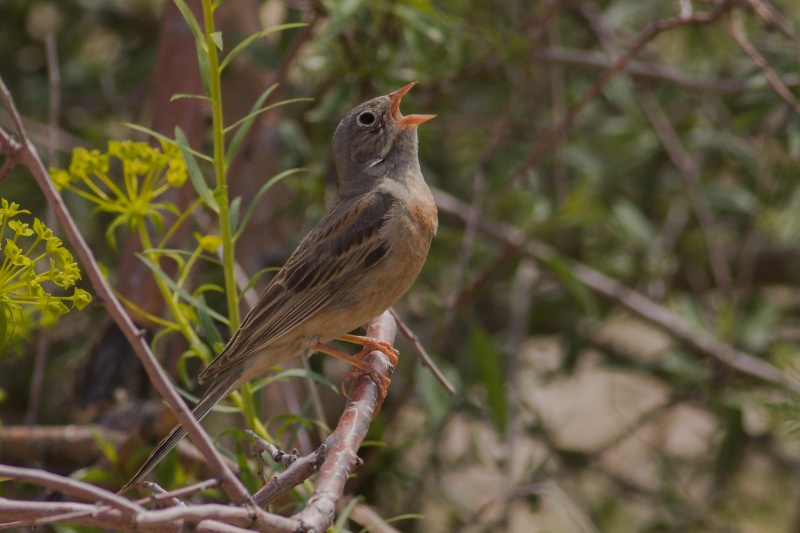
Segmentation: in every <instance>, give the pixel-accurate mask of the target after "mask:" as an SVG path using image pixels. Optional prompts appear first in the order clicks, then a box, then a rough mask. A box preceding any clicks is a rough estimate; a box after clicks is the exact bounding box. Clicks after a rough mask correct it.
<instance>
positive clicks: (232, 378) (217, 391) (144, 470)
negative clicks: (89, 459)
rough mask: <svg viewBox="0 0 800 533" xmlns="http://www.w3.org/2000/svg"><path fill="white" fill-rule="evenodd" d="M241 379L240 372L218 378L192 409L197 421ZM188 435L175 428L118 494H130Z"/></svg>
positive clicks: (180, 428) (229, 373)
mask: <svg viewBox="0 0 800 533" xmlns="http://www.w3.org/2000/svg"><path fill="white" fill-rule="evenodd" d="M238 379H239V373H238V372H228V373H226V374H223V375H221V376H219V377H218V378H217V380H216V381H215V382H214V383H213V384H212V385H211V388H209V389H208V390H207V391H206V392H205V394H203V397H202V398H200V401H199V402H197V405H196V406H195V407H194V409H192V414H194V416H195V418H197V420H202V419H203V417H204V416H206V415H207V414H208V412H209V411H210V410H211V408H212V407H214V406H215V405H216V404H217V402H219V401H220V400H221V399H222V398H224V397H225V396H227V395H228V394H230V392H232V389H233V388H234V385H235V384H236V382H237V381H238ZM185 435H186V429H184V427H183V426H181V425H180V424H179V425H177V426H175V428H174V429H173V430H172V431H170V433H169V435H167V436H166V438H164V440H162V441H161V442H159V443H158V446H156V447H155V449H154V450H153V451H152V452H151V453H150V456H149V457H148V458H147V461H145V462H144V464H143V465H142V466H141V468H139V471H138V472H136V474H135V475H134V476H133V478H131V480H130V481H128V483H126V484H125V486H124V487H122V490H120V491H119V493H118V494H124V493H126V492H128V490H130V489H131V487H133V486H134V485H136V484H137V483H139V482H140V481H142V479H143V478H144V477H145V476H146V475H147V474H149V473H150V471H151V470H152V469H153V468H154V467H155V466H156V465H157V464H158V462H159V461H161V459H163V458H164V456H165V455H167V453H168V452H169V451H170V450H171V449H172V448H174V447H175V445H176V444H178V441H180V440H181V439H182V438H183V437H184V436H185Z"/></svg>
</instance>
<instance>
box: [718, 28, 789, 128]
mask: <svg viewBox="0 0 800 533" xmlns="http://www.w3.org/2000/svg"><path fill="white" fill-rule="evenodd" d="M728 31H729V32H730V34H731V36H732V37H733V40H734V41H736V44H738V45H739V46H740V47H741V49H742V50H744V51H745V53H746V54H747V55H748V56H750V59H752V60H753V63H755V64H756V66H757V67H758V68H759V69H761V73H762V74H764V77H765V78H767V81H768V82H769V84H770V85H772V88H773V89H775V92H776V93H778V96H780V97H781V98H783V99H784V101H785V102H786V103H787V104H789V105H790V106H791V107H792V109H794V111H795V113H798V114H800V102H799V101H798V100H797V98H795V97H794V94H792V91H790V90H789V88H788V87H787V86H786V84H785V83H783V81H781V78H780V77H779V76H778V74H777V73H776V72H775V71H774V70H773V69H772V67H771V66H770V65H769V62H768V61H767V58H765V57H764V56H763V55H761V53H760V52H759V51H758V50H756V47H755V46H753V44H752V43H751V42H750V41H749V40H748V39H747V36H746V35H745V34H744V29H743V28H742V22H741V21H740V20H739V19H738V18H734V17H730V19H729V20H728Z"/></svg>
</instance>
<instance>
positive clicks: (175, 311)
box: [137, 222, 208, 354]
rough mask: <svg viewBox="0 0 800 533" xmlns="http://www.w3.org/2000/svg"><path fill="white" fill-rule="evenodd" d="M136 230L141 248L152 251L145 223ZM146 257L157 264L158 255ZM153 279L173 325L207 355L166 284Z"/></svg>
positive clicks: (138, 225)
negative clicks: (170, 315) (173, 320)
mask: <svg viewBox="0 0 800 533" xmlns="http://www.w3.org/2000/svg"><path fill="white" fill-rule="evenodd" d="M137 229H138V232H139V239H140V240H141V241H142V248H143V249H144V250H150V249H152V248H153V243H152V242H151V241H150V234H149V233H148V232H147V227H146V225H145V223H144V222H142V223H140V224H137ZM148 255H149V259H150V260H151V261H153V262H154V263H156V264H158V258H159V255H160V254H157V253H150V254H148ZM153 279H154V280H155V282H156V286H157V287H158V290H159V292H161V296H162V298H164V303H166V304H167V307H168V308H169V311H170V313H171V314H172V316H173V317H174V318H175V323H176V324H177V325H178V330H179V331H180V332H181V334H182V335H183V336H184V337H185V338H186V340H187V341H188V342H189V345H190V346H192V348H194V349H195V350H196V351H197V352H198V353H200V354H205V353H208V351H207V349H206V346H205V344H203V343H202V342H200V339H199V338H198V337H197V333H195V331H194V329H192V326H191V325H190V324H189V322H188V320H186V317H185V316H184V314H183V312H182V311H181V309H180V307H179V306H178V302H177V301H176V297H175V295H174V294H172V291H170V289H169V287H167V285H166V283H164V282H163V281H162V280H161V279H160V278H159V277H158V276H156V275H154V276H153Z"/></svg>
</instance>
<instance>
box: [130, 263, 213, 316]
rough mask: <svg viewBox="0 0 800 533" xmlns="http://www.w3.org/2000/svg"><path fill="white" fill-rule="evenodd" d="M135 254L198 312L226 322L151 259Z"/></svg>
mask: <svg viewBox="0 0 800 533" xmlns="http://www.w3.org/2000/svg"><path fill="white" fill-rule="evenodd" d="M136 256H137V257H138V258H139V259H141V260H142V262H143V263H144V264H145V265H147V268H149V269H150V270H151V271H152V272H153V274H155V275H156V276H158V278H159V279H161V281H163V282H164V283H166V284H167V286H168V287H169V288H170V289H172V290H173V291H175V293H176V294H178V296H180V297H181V298H182V299H184V300H186V301H187V302H188V303H190V304H192V305H193V306H194V307H195V308H196V309H197V311H198V312H200V311H201V310H202V311H203V312H204V313H207V314H208V315H209V316H210V317H212V318H214V319H215V320H217V321H219V322H222V323H223V324H228V319H227V318H225V317H224V316H222V315H221V314H219V313H217V312H216V311H214V310H213V309H211V308H210V307H208V305H206V303H205V302H204V301H202V300H200V299H198V298H195V297H194V296H192V295H191V294H189V292H188V291H187V290H186V289H184V288H183V287H180V286H178V284H177V283H175V280H173V279H172V278H171V277H169V276H168V275H167V273H166V272H164V271H163V270H161V267H159V266H158V265H157V264H155V263H154V262H153V261H151V260H150V259H148V258H147V257H145V256H144V255H143V254H138V253H137V254H136Z"/></svg>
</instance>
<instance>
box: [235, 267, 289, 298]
mask: <svg viewBox="0 0 800 533" xmlns="http://www.w3.org/2000/svg"><path fill="white" fill-rule="evenodd" d="M280 269H281V267H267V268H262V269H261V270H259V271H258V272H256V273H255V274H253V277H251V278H250V281H248V282H247V285H246V286H245V288H244V289H242V292H241V295H244V294H245V293H246V292H247V291H249V290H250V289H252V288H253V285H255V284H256V282H258V280H259V279H261V276H263V275H264V274H266V273H267V272H277V271H278V270H280Z"/></svg>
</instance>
